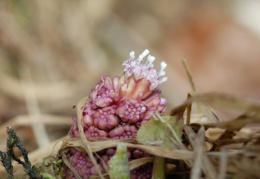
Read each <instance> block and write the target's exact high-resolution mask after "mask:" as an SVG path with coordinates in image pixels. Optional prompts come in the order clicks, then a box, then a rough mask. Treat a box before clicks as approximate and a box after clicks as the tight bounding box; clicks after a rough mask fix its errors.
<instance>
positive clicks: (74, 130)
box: [70, 117, 80, 138]
mask: <svg viewBox="0 0 260 179" xmlns="http://www.w3.org/2000/svg"><path fill="white" fill-rule="evenodd" d="M72 126H73V127H72V130H71V132H70V137H71V138H79V137H80V135H79V129H78V123H77V118H75V117H74V118H72Z"/></svg>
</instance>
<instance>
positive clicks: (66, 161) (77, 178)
mask: <svg viewBox="0 0 260 179" xmlns="http://www.w3.org/2000/svg"><path fill="white" fill-rule="evenodd" d="M62 160H63V162H64V163H65V164H66V166H67V167H68V168H69V169H70V170H71V171H72V173H73V174H74V176H75V177H76V179H82V178H81V177H80V176H79V174H78V172H77V171H76V170H75V169H74V168H73V166H72V165H71V164H70V162H69V160H68V159H67V158H66V155H65V154H63V155H62Z"/></svg>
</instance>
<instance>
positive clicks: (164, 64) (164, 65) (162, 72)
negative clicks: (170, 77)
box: [158, 62, 167, 76]
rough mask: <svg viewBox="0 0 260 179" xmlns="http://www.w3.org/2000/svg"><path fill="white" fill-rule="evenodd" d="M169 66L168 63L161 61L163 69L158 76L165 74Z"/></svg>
mask: <svg viewBox="0 0 260 179" xmlns="http://www.w3.org/2000/svg"><path fill="white" fill-rule="evenodd" d="M166 67H167V64H166V63H165V62H162V63H161V70H160V72H159V73H158V76H163V75H165V71H164V70H165V68H166Z"/></svg>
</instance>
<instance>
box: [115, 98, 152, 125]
mask: <svg viewBox="0 0 260 179" xmlns="http://www.w3.org/2000/svg"><path fill="white" fill-rule="evenodd" d="M146 110H147V108H146V106H145V104H144V103H143V102H137V101H135V100H127V101H126V102H125V103H121V104H119V106H118V108H117V111H116V113H117V115H118V116H119V117H120V118H121V119H122V121H123V122H129V123H136V122H138V121H139V120H141V119H142V118H143V116H144V114H145V112H146Z"/></svg>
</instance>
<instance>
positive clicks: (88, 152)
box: [77, 97, 104, 179]
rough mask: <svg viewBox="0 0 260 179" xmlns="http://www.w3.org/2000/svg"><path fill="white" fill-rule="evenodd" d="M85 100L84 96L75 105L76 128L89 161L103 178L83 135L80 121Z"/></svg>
mask: <svg viewBox="0 0 260 179" xmlns="http://www.w3.org/2000/svg"><path fill="white" fill-rule="evenodd" d="M87 100H88V98H86V97H85V98H83V99H82V100H81V101H80V102H79V104H78V105H77V119H78V129H79V134H80V139H81V140H82V143H83V146H84V148H85V149H86V152H87V154H88V156H89V157H90V159H91V161H92V162H93V164H94V166H95V168H96V170H97V172H98V174H99V176H100V178H101V179H103V178H104V177H103V175H102V173H101V171H100V169H99V167H98V165H97V161H96V160H95V158H94V156H93V153H92V151H91V148H90V146H89V141H88V140H87V139H86V137H85V133H84V130H83V126H82V124H83V123H82V118H83V116H82V114H83V110H84V107H85V104H86V103H87Z"/></svg>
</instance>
